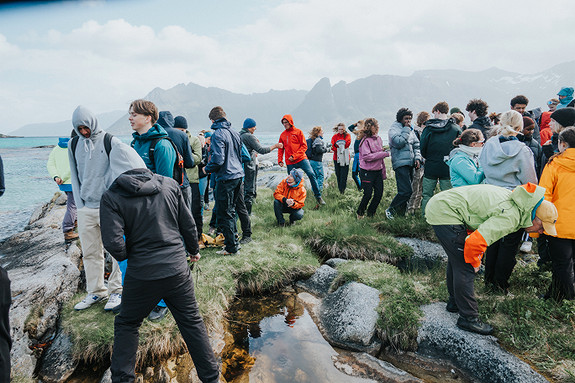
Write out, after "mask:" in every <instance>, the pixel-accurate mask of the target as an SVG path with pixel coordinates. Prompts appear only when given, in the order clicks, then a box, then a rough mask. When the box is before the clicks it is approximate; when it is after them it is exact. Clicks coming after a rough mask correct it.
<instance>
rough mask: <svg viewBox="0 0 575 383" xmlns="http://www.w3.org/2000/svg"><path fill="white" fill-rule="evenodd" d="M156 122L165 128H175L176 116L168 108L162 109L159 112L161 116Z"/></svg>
mask: <svg viewBox="0 0 575 383" xmlns="http://www.w3.org/2000/svg"><path fill="white" fill-rule="evenodd" d="M156 123H157V124H158V125H160V126H161V127H162V128H164V129H165V128H173V127H174V116H173V115H172V112H170V111H167V110H163V111H161V112H160V114H159V117H158V121H156Z"/></svg>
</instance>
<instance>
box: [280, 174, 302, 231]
mask: <svg viewBox="0 0 575 383" xmlns="http://www.w3.org/2000/svg"><path fill="white" fill-rule="evenodd" d="M305 197H306V190H305V186H304V182H303V171H302V170H301V169H292V171H291V172H290V173H289V176H288V177H287V178H286V179H284V180H283V181H282V182H280V183H279V185H278V186H277V188H276V191H275V192H274V198H275V199H274V213H275V215H276V219H277V222H278V225H279V226H285V225H286V221H285V219H284V216H283V215H284V214H285V213H289V224H290V225H291V224H293V223H294V222H295V221H299V220H300V219H302V218H303V213H304V211H303V207H304V205H305Z"/></svg>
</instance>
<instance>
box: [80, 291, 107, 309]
mask: <svg viewBox="0 0 575 383" xmlns="http://www.w3.org/2000/svg"><path fill="white" fill-rule="evenodd" d="M104 299H106V296H105V295H102V296H98V295H94V294H88V295H86V297H85V298H84V299H82V301H81V302H78V303H76V306H74V310H76V311H80V310H84V309H87V308H88V307H90V306H92V305H93V304H94V303H98V302H100V301H102V300H104Z"/></svg>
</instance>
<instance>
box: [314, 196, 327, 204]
mask: <svg viewBox="0 0 575 383" xmlns="http://www.w3.org/2000/svg"><path fill="white" fill-rule="evenodd" d="M316 200H317V204H318V205H320V206H323V205H325V201H324V200H323V198H321V197H318V198H316Z"/></svg>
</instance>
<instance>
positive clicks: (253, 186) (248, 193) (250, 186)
mask: <svg viewBox="0 0 575 383" xmlns="http://www.w3.org/2000/svg"><path fill="white" fill-rule="evenodd" d="M244 172H245V176H244V201H245V203H246V209H247V211H248V214H252V205H253V203H254V200H255V199H256V197H257V194H258V193H257V189H258V186H257V180H258V167H257V166H255V165H254V168H253V169H252V168H251V167H248V166H245V167H244Z"/></svg>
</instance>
